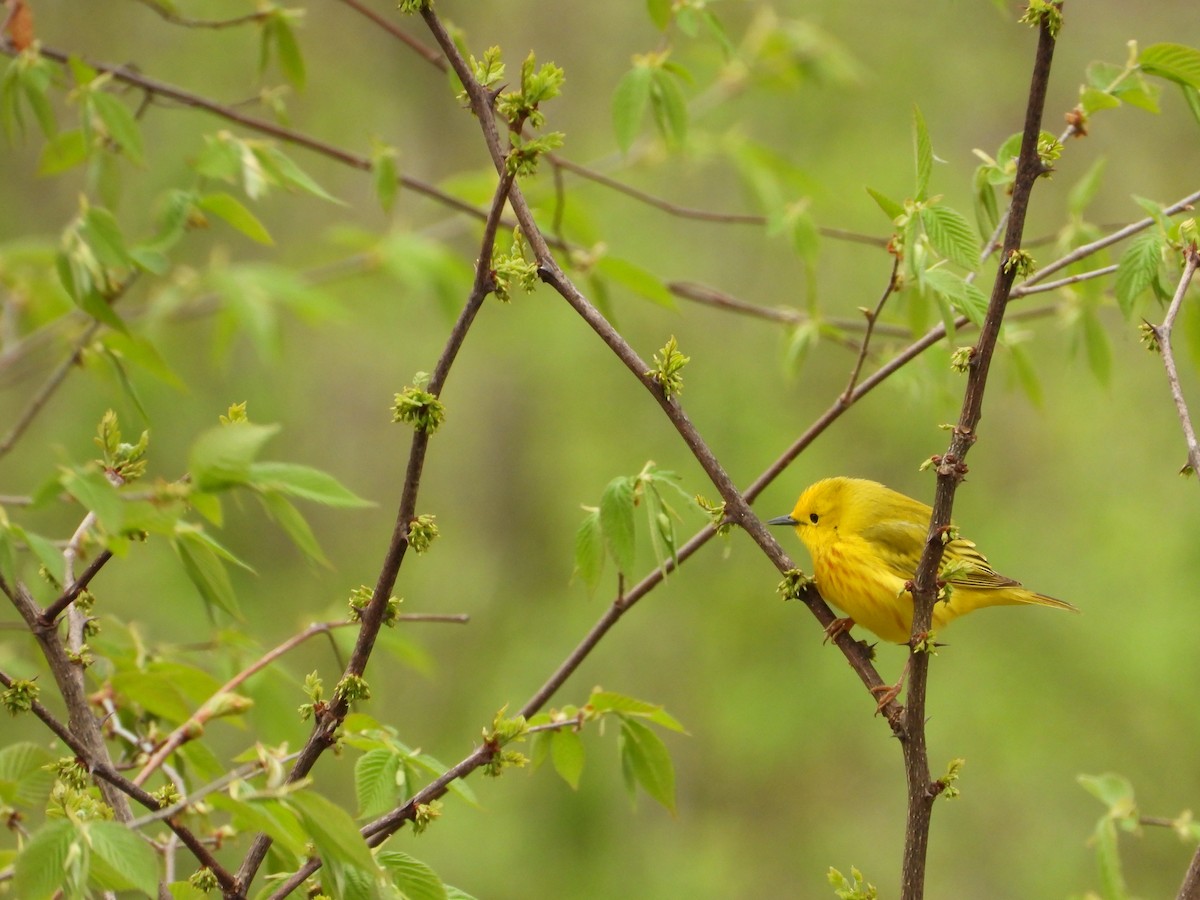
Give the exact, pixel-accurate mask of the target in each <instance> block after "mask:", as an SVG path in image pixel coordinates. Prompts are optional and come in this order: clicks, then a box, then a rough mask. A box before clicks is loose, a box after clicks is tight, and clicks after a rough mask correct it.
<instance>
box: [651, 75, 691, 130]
mask: <svg viewBox="0 0 1200 900" xmlns="http://www.w3.org/2000/svg"><path fill="white" fill-rule="evenodd" d="M650 74H651V81H650V106H651V109H652V110H653V112H654V122H655V124H656V125H658V130H659V132H660V133H661V134H662V136H663V139H664V140H665V141H666V142H667V146H668V147H670V148H671V149H674V150H677V149H679V148H680V147H682V146H683V144H684V142H685V140H686V139H687V128H688V109H687V98H686V97H684V95H683V89H682V88H680V86H679V82H678V80H677V79H676V78H675V76H674V75H672V74H671V73H670V72H669V71H667V70H666V69H663V68H655V69H651V70H650Z"/></svg>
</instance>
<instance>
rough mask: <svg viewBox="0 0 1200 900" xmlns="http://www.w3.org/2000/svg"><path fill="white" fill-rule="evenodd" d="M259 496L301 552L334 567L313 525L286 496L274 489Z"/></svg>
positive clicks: (315, 560) (318, 562)
mask: <svg viewBox="0 0 1200 900" xmlns="http://www.w3.org/2000/svg"><path fill="white" fill-rule="evenodd" d="M258 496H259V499H260V500H261V501H262V504H263V506H265V507H266V508H267V512H268V513H269V514H270V516H271V518H272V519H274V520H275V521H276V522H277V523H278V524H279V527H280V528H282V529H283V532H284V534H286V535H287V536H288V538H289V539H290V540H291V542H292V543H293V544H295V545H296V547H297V549H299V551H300V552H301V553H303V554H304V555H305V556H307V557H308V558H309V559H310V560H312V561H313V562H315V563H317V564H319V565H322V566H325V567H326V568H333V564H332V563H330V562H329V560H328V558H326V556H325V554H324V553H323V552H322V551H321V545H320V544H318V543H317V536H316V535H315V534H313V530H312V527H311V526H310V525H309V524H308V521H307V520H306V519H305V518H304V516H302V515H301V514H300V511H299V510H298V509H296V507H295V506H293V505H292V504H291V502H289V501H288V499H287V498H286V497H284V496H283V495H282V494H278V493H275V492H274V491H261V492H260V493H259V495H258Z"/></svg>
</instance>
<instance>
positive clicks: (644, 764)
mask: <svg viewBox="0 0 1200 900" xmlns="http://www.w3.org/2000/svg"><path fill="white" fill-rule="evenodd" d="M617 745H618V749H619V752H620V754H621V771H622V772H623V773H624V775H625V783H626V785H627V786H628V787H629V788H630V790H631V791H632V790H633V788H634V787H635V786H636V785H641V787H642V790H644V791H645V792H646V793H647V794H649V795H650V796H651V797H653V798H654V799H655V800H657V801H658V802H659V803H661V804H662V805H663V806H665V807H666V808H667V809H669V810H670V811H671V812H675V767H674V765H672V763H671V755H670V754H669V753H668V752H667V746H666V744H664V743H663V742H662V739H661V738H659V736H658V735H657V734H655V733H654V732H653V731H651V730H650V729H649V728H647V727H646V726H645V725H643V724H642V723H641V722H638V721H637V720H636V719H626V718H622V720H621V734H620V737H619V738H618V739H617Z"/></svg>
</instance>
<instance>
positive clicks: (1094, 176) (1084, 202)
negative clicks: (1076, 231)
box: [1067, 157, 1107, 216]
mask: <svg viewBox="0 0 1200 900" xmlns="http://www.w3.org/2000/svg"><path fill="white" fill-rule="evenodd" d="M1106 162H1107V160H1105V159H1104V157H1100V158H1099V159H1097V160H1096V161H1095V162H1094V163H1092V165H1091V166H1090V167H1089V168H1088V170H1087V172H1085V173H1084V175H1083V177H1082V178H1080V179H1079V180H1078V181H1077V182H1075V184H1074V186H1072V188H1071V191H1070V193H1069V194H1067V210H1068V211H1069V212H1071V213H1072V214H1073V215H1076V216H1081V215H1083V211H1084V210H1085V209H1086V208H1087V206H1088V204H1089V203H1091V202H1092V199H1093V198H1094V197H1095V196H1096V192H1097V191H1098V190H1100V176H1101V175H1102V174H1104V166H1105V163H1106Z"/></svg>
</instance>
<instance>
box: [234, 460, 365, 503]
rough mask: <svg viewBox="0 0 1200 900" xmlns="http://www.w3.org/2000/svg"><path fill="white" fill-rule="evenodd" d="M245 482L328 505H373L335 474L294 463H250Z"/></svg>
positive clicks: (261, 488) (259, 487) (260, 488)
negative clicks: (335, 476)
mask: <svg viewBox="0 0 1200 900" xmlns="http://www.w3.org/2000/svg"><path fill="white" fill-rule="evenodd" d="M246 483H247V484H248V485H250V486H251V487H254V488H257V489H259V490H264V491H274V492H277V493H280V494H288V495H289V496H292V497H300V498H301V499H303V500H311V501H313V502H314V503H323V504H324V505H326V506H339V507H362V506H374V505H375V504H374V503H372V502H371V501H370V500H364V499H363V498H362V497H360V496H358V495H357V494H355V493H354V492H353V491H351V490H350V489H349V488H347V487H345V486H344V485H343V484H342V483H341V482H339V481H338V480H337V479H336V478H334V477H333V476H332V475H329V474H327V473H325V472H322V471H320V470H319V469H314V468H311V467H310V466H301V465H297V464H295V463H285V462H256V463H251V464H250V465H249V470H248V472H247V477H246Z"/></svg>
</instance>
